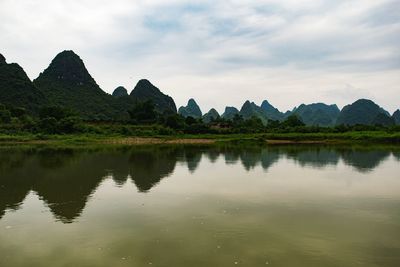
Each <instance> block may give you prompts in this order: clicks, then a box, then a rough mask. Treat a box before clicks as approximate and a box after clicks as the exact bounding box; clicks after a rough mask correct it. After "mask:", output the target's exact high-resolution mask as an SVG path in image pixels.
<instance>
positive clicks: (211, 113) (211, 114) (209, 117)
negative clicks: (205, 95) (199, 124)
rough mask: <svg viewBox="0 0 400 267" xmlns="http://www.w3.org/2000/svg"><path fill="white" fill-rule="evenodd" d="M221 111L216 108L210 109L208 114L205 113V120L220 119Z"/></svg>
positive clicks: (207, 121)
mask: <svg viewBox="0 0 400 267" xmlns="http://www.w3.org/2000/svg"><path fill="white" fill-rule="evenodd" d="M219 117H220V116H219V113H218V111H216V110H215V109H214V108H212V109H210V111H208V112H207V113H206V114H204V115H203V121H204V122H206V123H209V122H211V121H213V120H215V119H218V118H219Z"/></svg>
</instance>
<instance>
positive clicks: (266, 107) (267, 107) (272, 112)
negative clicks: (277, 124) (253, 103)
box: [261, 100, 284, 121]
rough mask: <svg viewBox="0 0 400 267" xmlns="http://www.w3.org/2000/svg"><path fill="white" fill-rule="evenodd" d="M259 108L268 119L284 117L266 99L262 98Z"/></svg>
mask: <svg viewBox="0 0 400 267" xmlns="http://www.w3.org/2000/svg"><path fill="white" fill-rule="evenodd" d="M261 109H262V110H263V112H264V114H265V116H266V117H267V118H268V119H270V120H279V121H280V120H282V119H283V118H284V114H283V113H282V112H280V111H279V110H278V109H277V108H275V107H274V106H272V105H271V104H270V103H269V102H268V101H267V100H264V101H263V102H262V103H261Z"/></svg>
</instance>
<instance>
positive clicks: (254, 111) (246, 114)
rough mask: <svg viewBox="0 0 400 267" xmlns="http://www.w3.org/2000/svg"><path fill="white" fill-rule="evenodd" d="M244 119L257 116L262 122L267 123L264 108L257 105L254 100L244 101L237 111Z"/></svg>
mask: <svg viewBox="0 0 400 267" xmlns="http://www.w3.org/2000/svg"><path fill="white" fill-rule="evenodd" d="M239 114H240V115H242V116H243V118H244V119H250V118H251V117H257V118H260V119H261V120H262V122H263V123H265V124H266V123H267V121H268V119H267V117H266V116H265V114H264V110H263V109H262V108H261V107H259V106H257V105H256V104H255V103H254V102H250V101H248V100H247V101H246V102H245V103H244V104H243V106H242V108H241V109H240V112H239Z"/></svg>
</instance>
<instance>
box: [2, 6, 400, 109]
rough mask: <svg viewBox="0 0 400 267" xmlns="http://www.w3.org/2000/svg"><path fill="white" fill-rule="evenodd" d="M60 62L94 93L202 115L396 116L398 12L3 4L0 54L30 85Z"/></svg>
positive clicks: (398, 99) (386, 9) (399, 105)
mask: <svg viewBox="0 0 400 267" xmlns="http://www.w3.org/2000/svg"><path fill="white" fill-rule="evenodd" d="M63 50H73V51H74V52H75V53H77V54H78V55H79V56H80V57H81V58H82V60H83V61H84V62H85V65H86V67H87V69H88V70H89V72H90V74H91V75H92V76H93V78H94V79H95V80H96V81H97V83H98V84H99V85H100V87H101V88H102V89H103V90H104V91H106V92H108V93H112V91H113V90H114V89H115V88H116V87H117V86H120V85H122V86H124V87H126V88H127V89H128V91H131V90H132V89H133V88H134V86H135V84H136V82H137V81H138V80H139V79H142V78H146V79H149V80H150V81H151V82H152V83H153V84H154V85H156V86H157V87H159V88H160V89H161V90H162V92H164V93H166V94H168V95H170V96H172V97H173V98H174V100H175V102H176V104H177V106H178V107H179V106H181V105H186V103H187V101H188V99H189V98H194V99H195V100H196V101H197V103H198V104H199V105H200V107H201V109H202V111H203V112H206V111H208V110H209V109H210V108H212V107H214V108H216V109H217V110H218V111H219V112H223V110H224V108H225V106H235V107H237V108H240V107H241V106H242V104H243V103H244V102H245V101H246V100H250V101H254V102H255V103H256V104H261V102H262V101H263V100H268V101H269V102H270V103H271V104H272V105H274V106H275V107H277V108H279V109H280V110H282V111H286V110H291V109H293V107H295V106H298V105H300V104H301V103H306V104H307V103H314V102H324V103H327V104H337V105H338V106H339V108H342V107H343V106H344V105H346V104H349V103H352V102H354V101H355V100H357V99H359V98H369V99H372V100H373V101H375V102H376V103H378V104H379V105H381V106H383V107H384V108H385V109H387V110H388V111H389V112H391V113H392V112H393V111H395V110H396V109H398V108H400V0H330V1H328V0H313V1H311V0H265V1H263V0H231V1H219V0H213V1H207V0H204V1H180V0H172V1H161V0H150V1H141V0H137V1H134V0H113V1H109V0H68V1H67V0H65V1H60V0H18V1H15V0H0V53H2V54H3V55H4V56H5V57H6V59H7V62H9V63H10V62H16V63H18V64H20V65H21V66H22V67H23V68H24V69H25V71H26V72H27V74H28V76H29V77H30V78H31V79H35V78H36V77H37V76H38V75H39V73H40V72H41V71H43V70H44V69H45V68H46V67H47V66H48V65H49V63H50V62H51V60H52V59H53V58H54V57H55V55H56V54H57V53H59V52H61V51H63Z"/></svg>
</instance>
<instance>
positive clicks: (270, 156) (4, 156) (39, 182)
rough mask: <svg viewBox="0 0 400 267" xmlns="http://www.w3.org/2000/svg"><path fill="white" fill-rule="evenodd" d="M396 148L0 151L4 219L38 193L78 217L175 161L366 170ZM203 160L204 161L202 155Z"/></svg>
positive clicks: (60, 212)
mask: <svg viewBox="0 0 400 267" xmlns="http://www.w3.org/2000/svg"><path fill="white" fill-rule="evenodd" d="M391 154H393V156H395V157H396V158H397V159H399V151H398V150H390V149H387V148H384V149H381V148H351V147H350V148H343V147H329V146H326V147H321V146H271V147H259V146H253V147H246V148H243V147H236V146H142V147H120V148H107V149H104V148H103V149H94V148H91V149H50V148H46V147H44V148H43V147H42V148H37V147H36V148H34V147H28V148H19V149H15V148H1V149H0V219H1V218H2V216H3V215H4V214H5V211H6V210H7V209H13V210H16V209H18V208H19V207H20V205H21V203H23V201H24V199H25V197H26V196H27V195H28V194H29V192H31V191H33V192H35V193H36V194H37V195H38V196H39V197H40V199H41V200H43V201H44V202H45V203H46V205H47V206H48V207H49V209H50V210H51V212H52V213H53V215H54V216H55V217H56V218H57V219H58V220H60V221H62V222H64V223H71V222H73V221H74V220H75V219H76V218H78V217H79V216H80V215H81V213H82V211H83V209H84V207H85V205H86V203H87V201H88V200H89V198H90V196H91V195H92V194H93V193H94V192H95V190H96V188H97V187H98V186H99V185H100V183H101V182H102V181H103V180H104V179H107V178H108V177H112V179H113V180H114V181H115V183H116V185H118V186H122V185H124V184H125V183H126V182H127V181H129V180H130V181H132V182H133V183H134V184H135V185H136V187H137V189H138V191H139V192H149V191H150V190H151V189H152V188H153V187H154V186H155V185H157V184H158V183H159V182H160V181H161V180H162V179H163V178H166V177H168V176H169V175H171V174H172V173H173V172H174V170H175V167H176V165H177V163H182V164H185V165H186V166H187V168H188V170H189V172H190V173H194V172H195V171H196V169H197V168H198V166H199V164H200V163H201V160H202V158H206V159H207V160H208V161H209V162H210V163H211V164H217V162H222V163H225V164H227V165H230V164H238V163H239V162H240V163H241V165H242V166H243V167H244V168H245V169H246V170H247V171H251V170H253V169H254V168H256V167H257V166H260V167H261V168H263V169H264V170H265V171H267V170H268V169H269V168H271V166H273V165H274V164H278V163H279V161H280V160H282V159H286V160H291V161H294V162H296V163H298V164H299V165H301V166H303V167H313V168H323V167H325V166H336V165H337V164H338V163H339V162H340V161H342V162H343V163H344V164H346V165H349V166H352V167H353V168H354V169H355V170H357V171H359V172H368V171H371V170H373V169H374V168H376V167H377V166H378V165H379V164H381V163H382V162H384V161H385V159H387V158H388V157H389V156H390V155H391ZM203 156H204V157H203Z"/></svg>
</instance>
